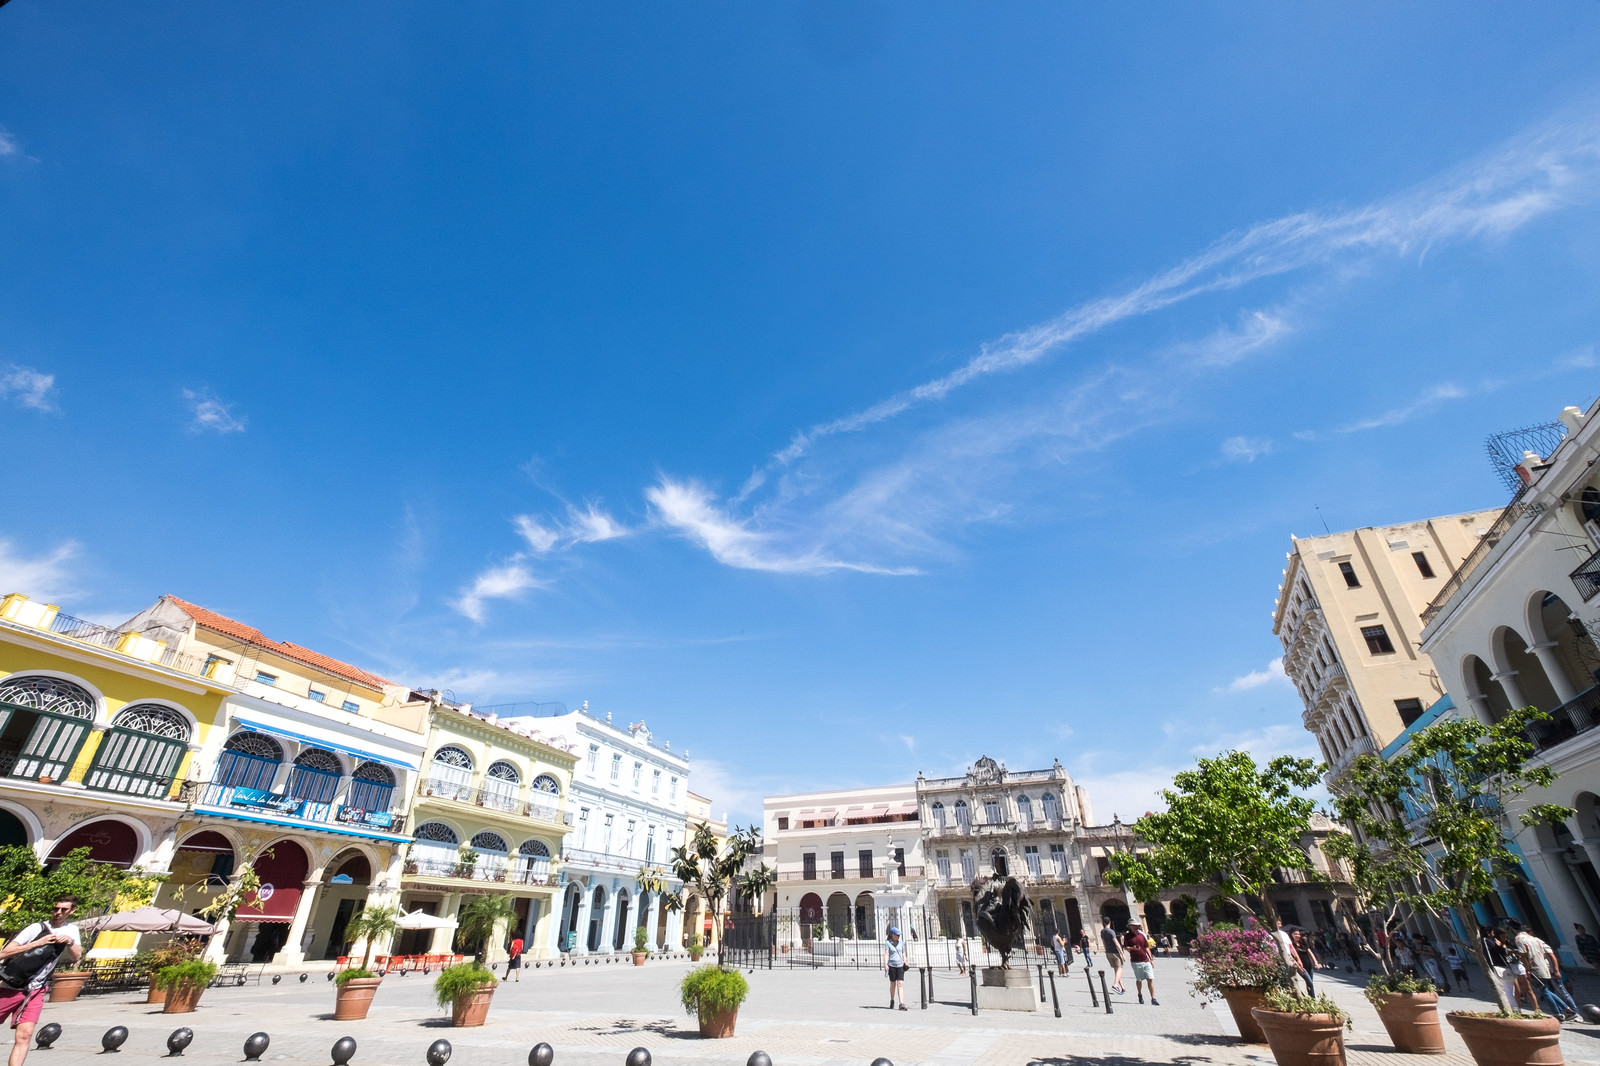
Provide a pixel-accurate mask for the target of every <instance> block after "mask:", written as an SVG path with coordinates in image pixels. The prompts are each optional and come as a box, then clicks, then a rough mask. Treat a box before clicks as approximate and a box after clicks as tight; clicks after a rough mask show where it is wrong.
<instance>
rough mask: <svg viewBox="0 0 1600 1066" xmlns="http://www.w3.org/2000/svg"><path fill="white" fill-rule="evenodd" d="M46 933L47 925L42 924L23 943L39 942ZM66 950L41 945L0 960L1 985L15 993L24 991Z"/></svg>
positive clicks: (61, 947)
mask: <svg viewBox="0 0 1600 1066" xmlns="http://www.w3.org/2000/svg"><path fill="white" fill-rule="evenodd" d="M46 931H47V930H46V926H45V924H44V923H43V922H40V923H39V927H38V931H37V932H35V933H34V934H33V936H31V937H29V938H28V939H27V940H25V941H23V943H25V944H26V943H30V942H31V941H34V940H38V939H39V938H40V937H42V936H44V935H45V933H46ZM17 935H18V936H21V935H22V934H21V933H18V934H17ZM65 950H67V946H66V945H65V944H40V945H39V946H38V947H36V948H29V949H28V950H27V951H19V952H18V953H17V954H15V955H11V956H9V957H7V958H5V959H0V985H4V986H5V987H6V988H9V989H11V990H12V991H14V992H20V991H22V990H23V989H25V988H27V987H28V985H29V984H31V983H32V982H33V979H34V978H35V977H37V976H38V975H39V971H40V970H43V969H44V968H45V967H46V966H49V965H50V964H51V963H53V962H55V961H56V959H58V958H60V957H61V953H62V952H63V951H65Z"/></svg>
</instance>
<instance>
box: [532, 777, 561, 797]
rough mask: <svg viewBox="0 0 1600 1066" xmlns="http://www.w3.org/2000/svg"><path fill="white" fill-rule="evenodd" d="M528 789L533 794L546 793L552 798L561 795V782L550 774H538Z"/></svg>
mask: <svg viewBox="0 0 1600 1066" xmlns="http://www.w3.org/2000/svg"><path fill="white" fill-rule="evenodd" d="M529 787H530V788H532V789H533V790H534V791H535V792H547V793H549V794H550V795H552V796H559V795H561V782H560V781H559V780H557V779H556V778H555V777H554V776H552V775H551V774H540V775H539V776H538V777H536V778H534V779H533V783H532V784H531V785H530V786H529Z"/></svg>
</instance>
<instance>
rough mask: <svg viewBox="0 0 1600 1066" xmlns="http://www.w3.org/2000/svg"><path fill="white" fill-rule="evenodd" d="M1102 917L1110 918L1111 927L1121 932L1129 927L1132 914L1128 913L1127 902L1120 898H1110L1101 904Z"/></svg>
mask: <svg viewBox="0 0 1600 1066" xmlns="http://www.w3.org/2000/svg"><path fill="white" fill-rule="evenodd" d="M1100 917H1101V919H1102V920H1103V919H1106V918H1110V919H1111V928H1113V929H1115V930H1116V931H1117V932H1119V933H1120V932H1122V931H1123V930H1125V929H1127V928H1128V919H1129V918H1130V917H1131V915H1130V914H1129V913H1128V904H1127V903H1126V902H1124V901H1123V900H1120V899H1108V900H1106V901H1105V902H1104V903H1102V904H1100Z"/></svg>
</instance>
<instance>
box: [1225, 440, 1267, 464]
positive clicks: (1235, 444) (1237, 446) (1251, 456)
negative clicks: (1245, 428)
mask: <svg viewBox="0 0 1600 1066" xmlns="http://www.w3.org/2000/svg"><path fill="white" fill-rule="evenodd" d="M1270 454H1272V442H1271V441H1270V440H1267V439H1266V438H1265V437H1229V438H1228V439H1227V440H1225V441H1223V442H1222V457H1223V458H1224V459H1226V460H1228V461H1229V462H1230V463H1253V462H1255V461H1256V460H1257V459H1259V458H1261V457H1262V456H1263V455H1270Z"/></svg>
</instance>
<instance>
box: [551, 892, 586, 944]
mask: <svg viewBox="0 0 1600 1066" xmlns="http://www.w3.org/2000/svg"><path fill="white" fill-rule="evenodd" d="M582 900H583V889H581V888H579V887H578V886H577V885H568V886H567V890H566V891H565V892H564V893H562V895H561V942H560V943H558V944H557V945H556V950H557V951H571V950H572V949H573V948H574V947H576V946H577V943H578V936H577V933H578V908H579V906H580V905H581V902H582Z"/></svg>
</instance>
